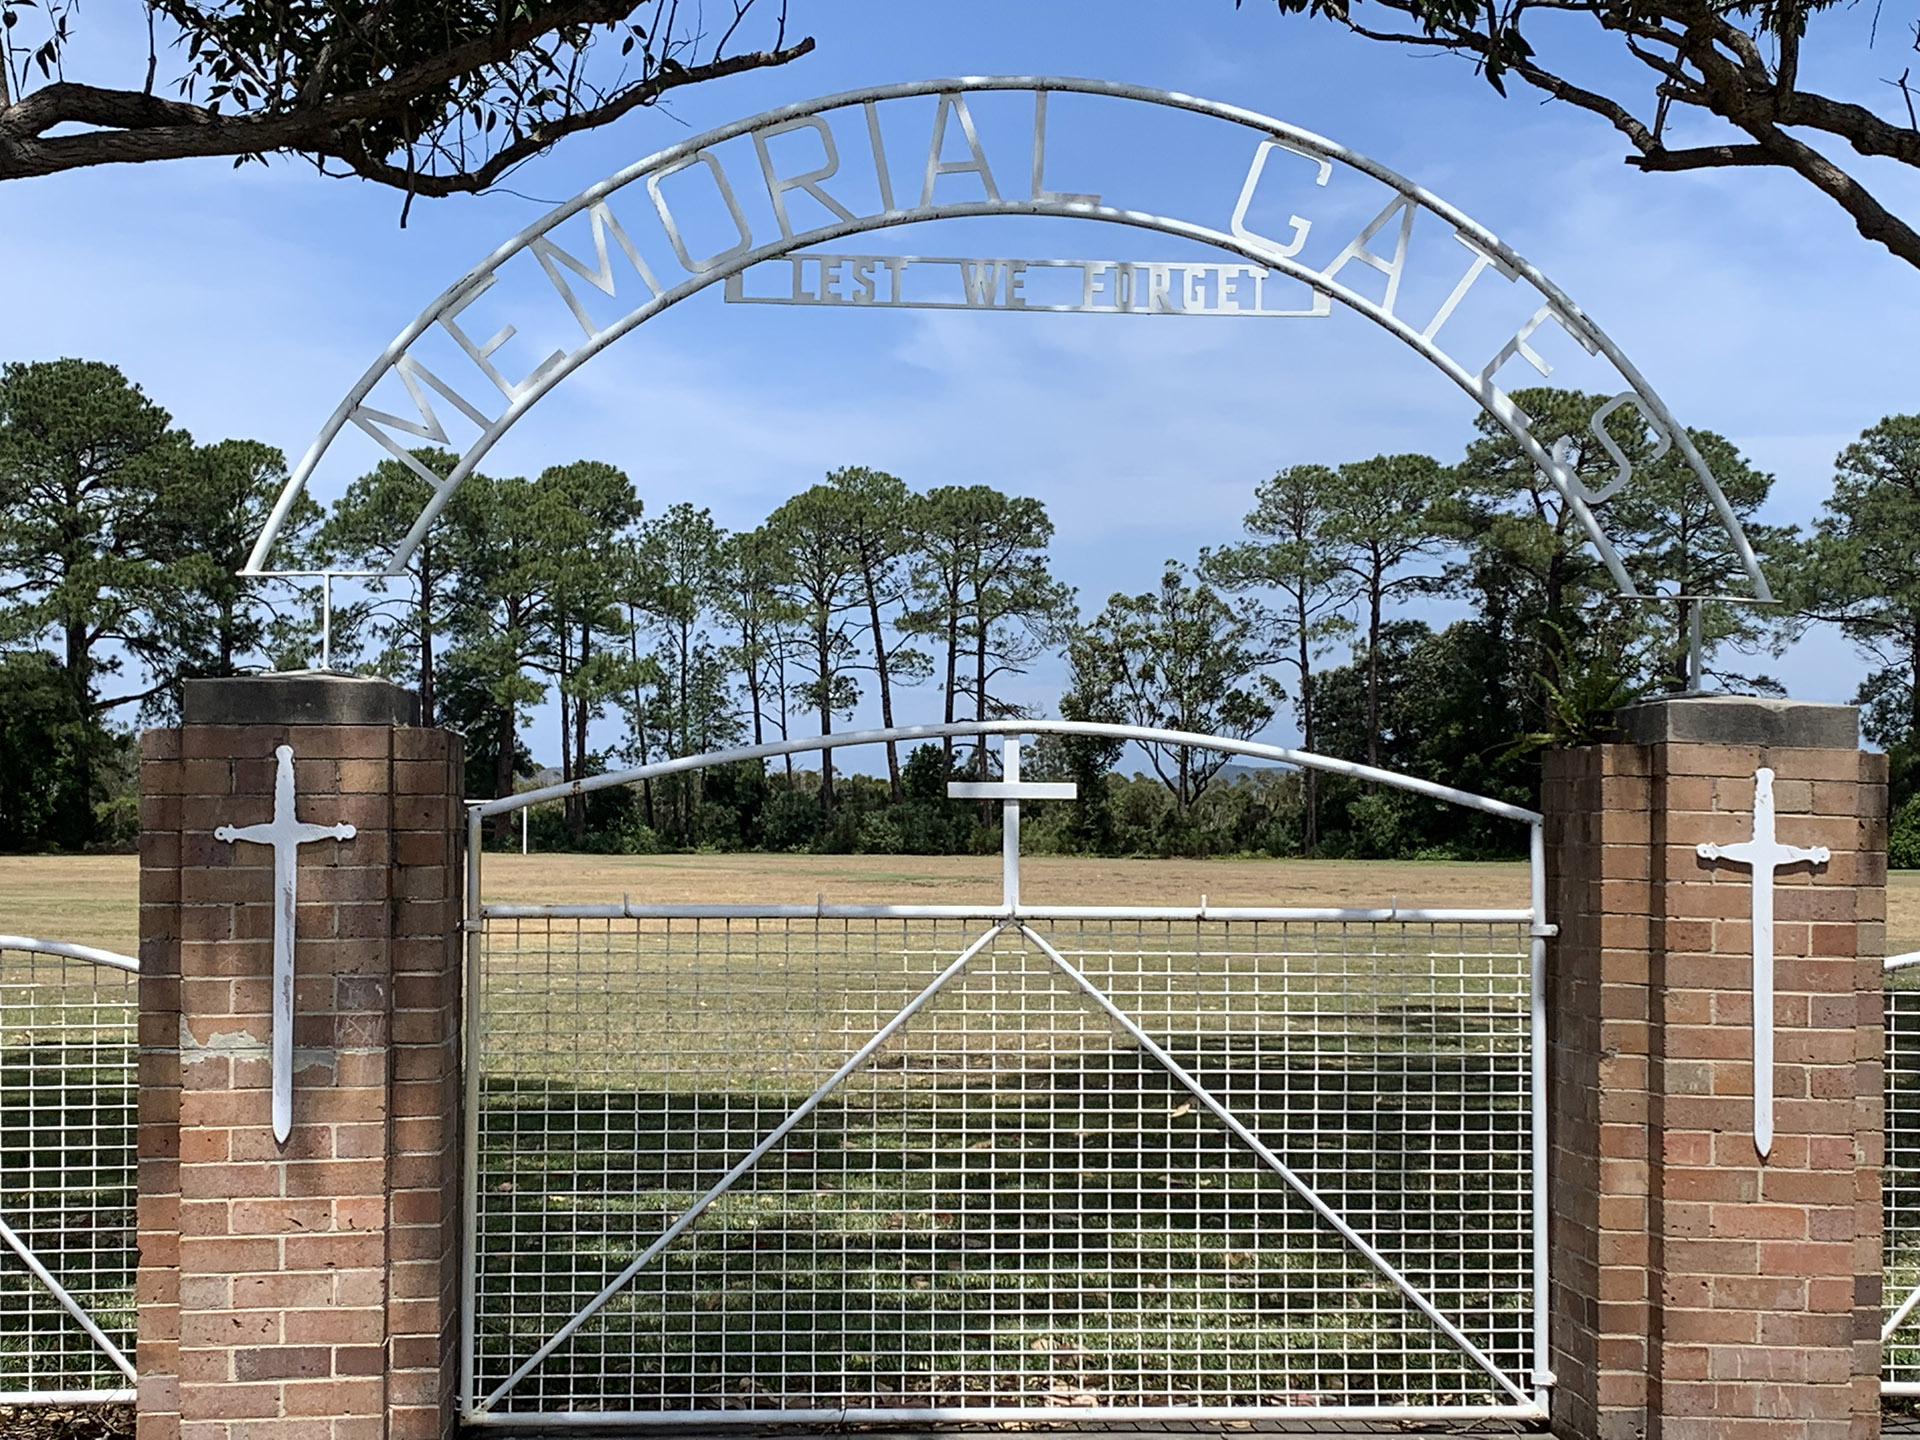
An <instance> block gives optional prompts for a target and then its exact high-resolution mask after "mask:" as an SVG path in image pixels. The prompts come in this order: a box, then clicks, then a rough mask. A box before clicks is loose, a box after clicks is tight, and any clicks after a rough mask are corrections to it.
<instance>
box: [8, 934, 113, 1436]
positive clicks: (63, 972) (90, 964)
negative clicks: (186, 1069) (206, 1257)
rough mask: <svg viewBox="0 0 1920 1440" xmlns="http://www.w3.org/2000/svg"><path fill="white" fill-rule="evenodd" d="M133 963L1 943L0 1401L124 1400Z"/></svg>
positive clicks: (70, 948) (33, 943)
mask: <svg viewBox="0 0 1920 1440" xmlns="http://www.w3.org/2000/svg"><path fill="white" fill-rule="evenodd" d="M137 968H138V967H137V964H136V962H135V961H134V960H132V959H131V958H129V957H128V956H125V955H115V954H112V953H111V952H108V951H104V950H96V949H93V948H92V947H90V946H85V945H67V944H62V943H59V942H56V941H51V940H34V939H29V938H27V937H25V936H19V935H0V1404H7V1405H18V1404H50V1403H74V1402H79V1401H99V1400H120V1401H128V1400H132V1399H133V1389H132V1386H133V1380H134V1369H133V1361H132V1358H131V1357H132V1354H133V1334H134V1313H133V1281H134V1271H135V1268H136V1266H137V1264H138V1251H137V1247H136V1244H135V1236H134V1183H135V1153H134V1133H135V1132H134V1125H135V1119H136V1115H135V1061H136V1039H137V1035H136V1020H137V1015H138V977H137V975H136V973H135V972H136V970H137Z"/></svg>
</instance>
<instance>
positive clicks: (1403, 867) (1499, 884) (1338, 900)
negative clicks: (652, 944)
mask: <svg viewBox="0 0 1920 1440" xmlns="http://www.w3.org/2000/svg"><path fill="white" fill-rule="evenodd" d="M1021 876H1022V879H1021V888H1022V894H1023V896H1024V897H1025V899H1026V900H1027V901H1028V902H1029V903H1034V904H1039V903H1044V902H1047V901H1054V902H1056V903H1060V904H1075V905H1100V904H1121V903H1124V904H1140V905H1173V904H1183V903H1188V902H1193V901H1197V900H1198V899H1199V897H1200V896H1202V895H1205V896H1206V897H1207V901H1208V903H1209V904H1212V905H1378V904H1383V903H1386V902H1388V901H1389V900H1393V899H1397V900H1398V902H1399V903H1400V904H1401V905H1402V906H1408V907H1412V906H1422V905H1444V906H1450V907H1452V906H1487V907H1498V908H1507V907H1517V906H1523V905H1525V904H1526V891H1527V870H1526V866H1524V865H1521V864H1518V863H1502V864H1481V865H1475V864H1449V863H1438V862H1401V861H1374V860H1087V859H1068V858H1037V859H1035V858H1029V859H1026V860H1023V861H1022V862H1021ZM485 877H486V896H487V898H488V899H489V900H519V901H551V902H556V903H580V902H584V901H595V900H617V899H619V898H620V897H621V896H622V895H627V896H630V897H631V898H632V899H633V900H635V901H636V902H639V901H696V900H703V901H711V902H713V903H716V904H745V903H749V902H755V901H766V902H769V903H782V902H784V903H789V904H792V903H805V902H807V901H810V900H815V899H818V898H820V897H822V896H824V897H825V898H826V899H827V900H828V901H838V902H845V903H855V902H867V903H887V902H893V903H914V904H928V905H939V904H963V903H967V902H970V901H976V900H989V899H992V898H994V897H996V896H997V895H998V894H999V890H1000V858H999V856H997V855H987V856H975V855H960V856H947V855H936V856H926V855H648V856H632V857H618V858H608V857H601V856H594V855H533V856H527V857H524V858H523V857H521V856H519V855H489V856H488V857H487V861H486V866H485ZM138 903H139V874H138V861H137V860H136V859H135V858H134V857H133V856H131V855H80V856H58V855H31V856H0V934H9V935H35V936H39V937H41V938H43V939H50V940H69V941H77V942H80V943H82V944H88V945H101V946H105V947H106V948H107V949H110V950H118V951H121V952H123V953H125V954H129V955H130V954H132V953H133V952H134V948H135V946H136V944H137V941H138V931H139V917H138ZM1887 950H1888V952H1889V953H1895V952H1899V951H1905V950H1920V871H1916V872H1896V873H1894V874H1893V875H1892V876H1891V877H1889V880H1888V887H1887Z"/></svg>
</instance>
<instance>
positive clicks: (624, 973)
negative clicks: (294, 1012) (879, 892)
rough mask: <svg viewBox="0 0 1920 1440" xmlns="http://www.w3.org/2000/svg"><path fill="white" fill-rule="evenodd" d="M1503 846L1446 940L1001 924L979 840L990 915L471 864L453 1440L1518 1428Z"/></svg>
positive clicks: (1540, 1373) (1283, 915) (1253, 921)
mask: <svg viewBox="0 0 1920 1440" xmlns="http://www.w3.org/2000/svg"><path fill="white" fill-rule="evenodd" d="M1002 728H1003V729H1012V728H1013V727H1012V726H1006V727H1002ZM1186 738H1187V739H1189V740H1191V739H1194V738H1197V737H1186ZM1282 753H1285V752H1282ZM726 758H731V757H716V759H721V760H723V759H726ZM1290 758H1292V757H1290ZM1307 758H1309V759H1310V758H1312V757H1307ZM673 763H675V764H676V765H679V766H681V767H683V768H684V767H685V762H673ZM535 798H545V797H544V796H539V797H535ZM528 799H529V797H524V796H523V797H516V799H515V800H513V801H503V802H490V804H489V805H487V806H482V807H477V809H476V812H475V821H474V829H475V832H476V833H477V830H478V824H479V818H480V813H481V812H482V811H490V812H491V811H499V810H504V809H507V808H511V807H513V806H514V805H516V804H520V803H528ZM1483 803H1485V804H1486V805H1488V806H1492V805H1494V804H1495V802H1483ZM1511 809H1512V807H1504V806H1503V807H1500V810H1501V813H1505V812H1506V811H1507V810H1511ZM1515 815H1516V816H1517V817H1519V818H1526V819H1535V818H1536V817H1532V816H1530V815H1529V814H1528V812H1524V811H1516V812H1515ZM1009 818H1010V819H1011V820H1012V821H1013V824H1012V827H1011V833H1012V834H1013V836H1015V837H1016V839H1017V833H1018V826H1017V820H1018V817H1017V814H1016V815H1013V816H1011V817H1009ZM1538 833H1539V832H1538V828H1537V824H1536V826H1535V828H1534V831H1533V834H1534V839H1535V847H1534V885H1533V889H1532V892H1531V894H1532V904H1531V905H1529V906H1528V907H1525V908H1519V909H1514V910H1506V911H1492V910H1484V911H1464V910H1463V911H1448V912H1442V911H1424V912H1422V911H1404V910H1397V909H1395V908H1394V907H1392V906H1387V907H1382V908H1379V909H1367V910H1361V909H1347V910H1342V909H1337V908H1326V909H1293V910H1288V909H1281V908H1271V909H1236V910H1219V909H1217V908H1215V909H1209V908H1206V907H1205V906H1204V904H1202V905H1201V906H1198V907H1192V908H1187V909H1181V910H1176V909H1169V908H1152V907H1131V908H1129V907H1127V906H1100V907H1077V908H1076V907H1044V906H1032V905H1023V904H1021V903H1020V902H1019V899H1018V896H1019V889H1018V875H1017V871H1018V855H1017V848H1016V846H1015V842H1012V841H1010V843H1009V850H1008V856H1007V887H1006V896H1005V897H1004V898H1003V903H1001V904H1000V905H997V906H996V905H984V906H973V907H962V906H948V907H936V906H830V905H826V904H824V903H822V904H817V905H812V906H781V905H762V906H720V905H713V906H698V905H682V906H668V905H660V906H649V905H635V904H629V903H626V902H621V903H618V904H610V905H572V906H565V905H506V904H499V905H485V904H482V903H481V899H480V888H479V877H478V868H477V865H478V858H479V849H478V847H477V845H476V846H474V847H472V848H471V854H472V856H473V859H474V861H475V869H474V871H473V873H472V874H471V876H470V883H469V906H470V911H469V914H470V929H471V938H470V947H469V964H470V967H471V970H470V976H469V989H468V993H469V997H470V1002H471V1003H470V1005H469V1010H468V1024H469V1031H468V1044H469V1056H470V1062H469V1072H468V1079H469V1106H468V1115H469V1124H470V1126H471V1143H470V1145H469V1150H468V1155H469V1166H470V1171H469V1187H470V1188H469V1195H470V1199H471V1202H472V1210H471V1216H472V1220H471V1232H470V1234H469V1237H468V1268H467V1286H468V1294H467V1302H468V1303H467V1305H466V1309H465V1313H466V1318H467V1335H466V1345H467V1349H466V1366H467V1369H466V1374H465V1375H464V1377H463V1395H464V1400H465V1406H464V1408H465V1410H466V1412H467V1417H468V1419H469V1420H470V1421H472V1422H474V1423H477V1424H482V1425H544V1424H566V1423H576V1424H580V1423H586V1424H592V1423H599V1424H605V1423H615V1422H618V1423H633V1424H646V1423H667V1424H672V1423H682V1424H684V1423H690V1422H695V1423H709V1424H710V1423H727V1422H738V1423H745V1424H766V1423H769V1422H795V1423H815V1424H818V1423H831V1422H841V1421H847V1422H867V1423H891V1422H900V1421H914V1420H918V1421H953V1420H992V1421H997V1422H1007V1421H1041V1420H1053V1421H1059V1420H1069V1419H1073V1420H1086V1421H1099V1420H1109V1421H1115V1420H1153V1419H1166V1420H1172V1419H1208V1418H1223V1419H1244V1418H1252V1417H1256V1416H1269V1415H1274V1416H1277V1415H1299V1414H1303V1413H1305V1414H1311V1415H1313V1416H1316V1417H1320V1418H1334V1417H1373V1416H1378V1417H1382V1418H1388V1417H1392V1418H1407V1419H1411V1418H1414V1417H1416V1416H1420V1415H1444V1416H1449V1417H1453V1418H1467V1417H1471V1416H1486V1417H1489V1418H1492V1417H1509V1418H1514V1419H1539V1418H1542V1417H1543V1415H1544V1403H1545V1398H1546V1392H1545V1385H1546V1384H1547V1383H1548V1378H1547V1375H1546V1365H1545V1350H1544V1346H1545V1311H1544V1303H1543V1302H1544V1296H1545V1281H1546V1275H1545V1250H1544V1244H1543V1239H1544V1235H1543V1226H1544V1213H1543V1210H1544V1197H1543V1195H1542V1188H1543V1183H1544V1175H1543V1172H1542V1170H1541V1168H1540V1167H1541V1160H1542V1148H1543V1146H1542V1141H1543V1135H1542V1132H1541V1121H1542V1118H1543V1117H1542V1112H1541V1108H1540V1099H1541V1086H1542V1083H1543V1079H1544V1071H1543V1069H1542V1066H1543V1063H1544V1055H1543V1045H1542V1040H1543V1035H1544V1023H1545V1017H1544V1014H1543V1012H1542V1009H1541V1005H1540V998H1541V997H1540V989H1539V977H1540V972H1541V966H1542V964H1543V954H1544V952H1543V948H1542V947H1543V945H1544V936H1545V935H1546V933H1547V927H1546V926H1545V925H1544V924H1543V923H1542V921H1541V918H1540V910H1539V896H1540V893H1541V887H1542V878H1541V872H1540V869H1539V860H1540V855H1539V847H1538Z"/></svg>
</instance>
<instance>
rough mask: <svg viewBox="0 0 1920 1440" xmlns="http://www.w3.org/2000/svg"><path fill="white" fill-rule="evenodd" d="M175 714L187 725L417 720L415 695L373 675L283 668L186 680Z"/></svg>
mask: <svg viewBox="0 0 1920 1440" xmlns="http://www.w3.org/2000/svg"><path fill="white" fill-rule="evenodd" d="M180 718H181V720H182V721H183V722H184V723H185V724H188V725H418V724H419V723H420V697H419V696H417V695H415V694H414V693H413V692H412V691H411V690H407V689H404V688H403V687H401V686H399V685H396V684H394V683H393V682H392V681H391V680H382V679H380V678H379V677H377V676H372V675H339V674H335V673H334V672H332V671H328V670H285V671H279V672H276V673H274V674H271V675H233V676H226V677H222V678H220V679H215V680H188V681H185V682H183V683H182V685H181V687H180Z"/></svg>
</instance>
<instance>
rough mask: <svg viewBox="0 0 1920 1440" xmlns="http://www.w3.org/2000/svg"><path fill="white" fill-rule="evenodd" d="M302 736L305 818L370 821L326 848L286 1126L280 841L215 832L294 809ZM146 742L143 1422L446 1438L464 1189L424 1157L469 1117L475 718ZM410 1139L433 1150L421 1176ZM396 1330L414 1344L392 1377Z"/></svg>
mask: <svg viewBox="0 0 1920 1440" xmlns="http://www.w3.org/2000/svg"><path fill="white" fill-rule="evenodd" d="M280 743H287V744H290V745H292V746H293V747H294V749H295V755H296V764H295V769H296V783H297V785H298V786H299V789H300V814H301V818H303V819H306V820H310V821H319V822H328V821H334V820H344V821H348V822H350V823H353V824H355V825H357V826H358V827H359V832H360V833H359V834H357V835H356V836H355V838H354V839H353V840H352V841H349V842H345V843H339V842H330V843H328V844H327V845H324V846H320V845H315V846H309V847H306V848H305V849H304V850H303V852H302V853H301V855H300V877H299V878H300V910H299V913H298V914H297V916H296V937H297V941H298V945H297V963H298V966H299V970H298V975H299V980H298V984H297V987H296V995H295V1005H296V1015H297V1021H296V1027H295V1041H296V1044H298V1045H301V1046H306V1047H308V1048H306V1049H304V1050H302V1052H301V1058H300V1064H299V1065H298V1067H297V1069H296V1074H295V1107H294V1122H295V1123H294V1132H293V1135H292V1137H291V1138H290V1140H289V1142H288V1143H287V1144H285V1145H280V1144H277V1143H276V1142H275V1141H274V1139H273V1137H272V1135H271V1133H270V1132H269V1130H268V1128H267V1125H266V1118H267V1094H266V1090H267V1086H268V1085H269V1083H270V1073H269V1066H268V1063H267V1058H266V1057H267V1048H266V1044H267V1040H268V1038H269V1026H268V1023H267V1015H268V1009H269V1003H270V996H269V989H268V971H269V966H270V957H271V937H272V934H273V926H274V916H273V911H272V906H271V903H270V901H271V893H272V880H271V866H270V861H269V856H268V852H267V851H266V850H265V849H264V848H263V847H258V846H253V845H244V844H243V845H238V846H235V845H228V844H224V843H221V842H218V841H216V840H215V839H214V838H213V836H212V833H211V832H212V830H213V828H214V827H215V826H216V825H220V824H228V823H233V824H244V823H248V822H250V821H254V820H264V819H265V818H267V816H268V815H269V814H270V813H271V810H272V786H273V781H274V775H275V772H276V768H277V767H276V764H275V762H274V760H273V759H272V754H273V747H274V746H275V745H276V744H280ZM143 756H144V759H143V774H142V789H143V802H142V803H143V811H142V816H143V824H144V826H145V828H146V831H147V837H146V839H145V841H144V843H143V845H142V874H141V897H142V904H141V955H142V969H143V973H142V978H141V996H142V1008H143V1023H142V1030H141V1042H142V1047H143V1053H142V1056H141V1077H142V1085H143V1094H142V1101H141V1110H140V1121H141V1131H140V1137H139V1148H140V1153H141V1155H142V1157H143V1158H142V1162H141V1169H140V1184H141V1198H140V1203H139V1207H138V1220H139V1226H140V1232H141V1234H140V1241H141V1272H140V1275H139V1278H138V1280H137V1282H136V1294H137V1296H138V1300H139V1326H140V1348H139V1362H140V1367H141V1372H142V1373H141V1379H140V1390H141V1395H142V1415H141V1422H140V1423H141V1436H142V1440H393V1437H402V1440H412V1437H417V1440H441V1437H444V1436H446V1435H447V1434H448V1433H449V1429H450V1425H451V1419H452V1410H451V1400H452V1378H453V1371H452V1369H451V1367H452V1365H453V1363H454V1346H453V1343H452V1342H453V1337H454V1322H455V1318H456V1317H455V1311H454V1309H453V1304H454V1299H455V1295H454V1286H453V1280H454V1276H455V1270H454V1267H453V1259H454V1256H455V1254H456V1240H457V1233H458V1232H457V1227H456V1221H457V1215H456V1213H455V1209H454V1206H455V1204H456V1201H457V1194H458V1190H457V1186H455V1185H452V1184H450V1183H439V1184H437V1185H429V1184H426V1183H423V1180H424V1179H426V1178H427V1175H428V1174H429V1173H430V1174H431V1175H432V1177H433V1178H435V1179H436V1180H439V1181H441V1182H445V1181H447V1180H449V1179H450V1178H451V1172H450V1171H449V1170H448V1168H447V1165H448V1160H449V1158H450V1154H451V1152H450V1151H449V1149H448V1147H449V1146H450V1145H451V1144H452V1142H453V1141H454V1140H455V1139H456V1138H457V1136H456V1133H455V1132H454V1130H453V1129H451V1128H450V1125H449V1120H450V1117H451V1116H452V1115H453V1114H455V1113H456V1109H455V1107H457V1104H458V1093H457V1086H455V1085H454V1084H452V1083H450V1082H451V1079H452V1073H453V1071H452V1067H453V1064H454V1060H455V1057H456V1055H457V1041H458V1034H459V1019H458V1006H459V1002H460V982H459V970H458V966H459V958H460V947H459V943H458V925H459V910H458V906H457V904H456V903H454V902H455V901H456V900H457V896H458V894H459V889H460V870H459V861H460V851H461V846H462V842H463V834H462V829H461V821H462V818H463V817H462V815H461V810H460V804H459V800H460V796H459V793H458V786H459V783H460V775H461V772H462V765H461V761H460V757H459V745H458V741H457V739H455V738H454V737H451V736H449V735H446V734H444V733H441V732H437V731H436V732H413V731H394V730H391V729H389V728H386V727H379V726H371V727H369V726H293V727H289V726H254V727H237V728H236V727H193V728H190V729H188V730H186V731H184V732H159V733H156V734H154V735H150V736H148V737H146V738H145V739H143ZM395 756H400V757H402V760H401V763H399V764H396V763H395V760H394V757H395ZM396 796H398V797H400V798H399V799H398V800H396ZM396 823H398V824H402V825H404V827H405V828H404V829H403V830H399V831H396V830H395V829H394V828H393V827H394V826H395V825H396ZM396 859H397V860H399V861H400V862H401V864H402V872H401V873H403V874H404V875H405V877H406V878H405V879H404V881H403V882H402V886H401V888H402V889H404V891H405V892H406V894H405V898H400V899H396V898H395V888H396V881H395V871H394V870H393V869H392V865H393V863H394V862H395V861H396ZM396 976H397V977H400V983H399V984H396V983H395V977H396ZM396 1016H404V1019H403V1020H401V1021H400V1022H399V1024H398V1025H396V1023H395V1017H396ZM396 1032H397V1033H398V1035H399V1040H398V1044H399V1045H400V1046H402V1047H404V1049H405V1051H406V1054H407V1056H408V1057H410V1058H405V1059H402V1058H401V1055H400V1052H399V1050H398V1049H396ZM183 1033H184V1035H185V1036H186V1039H187V1044H188V1047H189V1048H188V1050H187V1052H186V1053H185V1054H184V1055H183V1054H182V1052H181V1051H180V1049H179V1046H180V1044H181V1037H182V1034H183ZM183 1061H184V1062H185V1063H182V1062H183ZM403 1126H404V1133H403V1129H402V1127H403ZM416 1152H417V1153H416ZM391 1157H399V1158H400V1159H402V1160H409V1161H417V1162H418V1164H420V1165H425V1166H427V1167H429V1169H428V1171H419V1170H418V1169H416V1171H415V1173H413V1174H412V1175H411V1177H410V1178H408V1179H406V1180H405V1181H404V1183H402V1185H401V1188H400V1189H398V1190H394V1189H393V1186H394V1185H395V1183H396V1181H398V1180H399V1179H400V1177H399V1174H398V1171H397V1169H396V1166H395V1165H394V1164H393V1163H391ZM403 1217H404V1218H403ZM390 1227H392V1228H391V1229H390ZM429 1271H430V1272H431V1274H429V1273H428V1272H429ZM183 1335H184V1336H185V1339H186V1344H185V1345H183V1344H182V1338H181V1337H182V1336H183ZM390 1350H391V1351H392V1352H393V1353H395V1354H404V1356H405V1357H406V1360H407V1365H406V1367H405V1369H404V1371H403V1372H401V1373H403V1374H404V1375H405V1377H406V1380H405V1383H404V1384H403V1385H402V1386H400V1387H399V1388H398V1389H397V1390H396V1391H394V1393H392V1394H391V1395H390V1394H389V1393H388V1391H389V1388H390V1387H389V1377H388V1375H387V1364H388V1361H387V1357H388V1354H389V1352H390Z"/></svg>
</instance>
